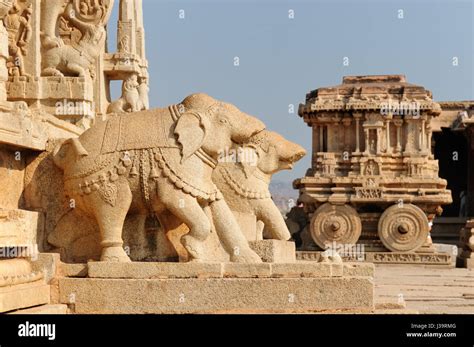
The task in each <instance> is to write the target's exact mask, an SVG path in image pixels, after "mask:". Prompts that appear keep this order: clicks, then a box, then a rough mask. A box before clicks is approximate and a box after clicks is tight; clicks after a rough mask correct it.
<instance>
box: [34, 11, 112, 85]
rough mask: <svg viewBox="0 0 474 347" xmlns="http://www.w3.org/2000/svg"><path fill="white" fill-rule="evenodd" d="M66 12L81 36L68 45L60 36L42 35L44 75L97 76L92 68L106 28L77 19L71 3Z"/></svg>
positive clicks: (104, 36)
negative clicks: (88, 74) (77, 40)
mask: <svg viewBox="0 0 474 347" xmlns="http://www.w3.org/2000/svg"><path fill="white" fill-rule="evenodd" d="M64 13H65V15H66V16H67V19H68V21H69V22H70V23H71V24H72V25H73V26H74V27H75V28H77V29H78V30H79V31H80V32H81V34H82V37H81V39H80V41H79V42H78V43H77V44H75V45H71V46H69V45H65V44H64V43H63V42H62V41H61V40H60V39H58V38H55V39H52V38H51V37H50V36H46V34H45V35H44V37H43V48H45V49H46V50H45V52H44V53H43V56H42V58H43V59H42V63H43V69H42V72H41V75H42V76H64V75H66V76H79V77H83V76H85V75H86V74H87V73H90V74H91V77H94V76H93V75H94V73H93V71H92V70H91V67H93V63H94V62H95V59H96V58H97V57H98V56H99V54H100V51H101V49H102V47H103V44H104V41H105V38H106V31H105V29H104V27H103V25H102V24H97V25H96V24H89V23H85V22H83V21H80V20H78V19H77V18H76V16H75V15H71V14H72V13H75V12H74V10H73V6H72V4H69V5H68V6H67V7H66V10H65V12H64Z"/></svg>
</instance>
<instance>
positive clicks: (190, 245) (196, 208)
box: [162, 189, 211, 261]
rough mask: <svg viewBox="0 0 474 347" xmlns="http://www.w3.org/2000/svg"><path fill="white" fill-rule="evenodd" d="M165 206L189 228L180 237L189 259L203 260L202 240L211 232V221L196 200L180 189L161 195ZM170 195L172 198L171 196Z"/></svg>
mask: <svg viewBox="0 0 474 347" xmlns="http://www.w3.org/2000/svg"><path fill="white" fill-rule="evenodd" d="M162 196H163V197H164V196H168V197H170V198H168V199H163V200H164V201H162V202H163V204H164V205H165V206H166V208H167V209H168V210H169V211H170V212H171V213H172V214H173V215H174V216H175V217H176V218H178V219H179V220H181V221H182V222H183V223H184V224H186V225H187V226H188V228H189V233H188V234H186V235H184V236H183V237H182V238H181V242H182V244H183V246H184V248H185V249H186V250H187V251H188V253H189V255H190V257H189V260H191V261H204V260H205V259H206V254H205V250H204V245H203V243H204V241H205V240H206V239H207V237H208V236H209V234H210V233H211V223H210V221H209V218H208V217H207V216H206V214H205V213H204V211H203V209H202V206H201V205H200V204H199V203H198V202H197V200H196V199H195V198H194V197H192V196H191V195H188V194H186V193H184V192H182V191H181V190H177V189H174V192H173V193H172V194H166V195H162ZM171 197H172V198H171Z"/></svg>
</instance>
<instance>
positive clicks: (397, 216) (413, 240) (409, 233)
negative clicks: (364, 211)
mask: <svg viewBox="0 0 474 347" xmlns="http://www.w3.org/2000/svg"><path fill="white" fill-rule="evenodd" d="M378 230H379V237H380V240H381V241H382V243H383V244H384V246H385V247H386V248H388V249H389V250H391V251H394V252H395V251H398V252H404V251H409V250H417V249H418V248H420V247H421V246H422V245H423V244H424V242H425V241H426V238H427V237H428V233H429V226H428V218H427V217H426V215H425V213H424V212H423V210H421V209H420V208H419V207H418V206H415V205H411V204H403V206H399V205H394V206H391V207H389V208H388V209H386V210H385V212H384V213H383V214H382V216H381V217H380V220H379V224H378Z"/></svg>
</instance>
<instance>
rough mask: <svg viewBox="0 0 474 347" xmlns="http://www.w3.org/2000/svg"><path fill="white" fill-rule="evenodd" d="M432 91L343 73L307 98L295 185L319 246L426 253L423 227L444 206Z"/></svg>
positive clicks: (400, 79) (392, 78) (399, 79)
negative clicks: (307, 146)
mask: <svg viewBox="0 0 474 347" xmlns="http://www.w3.org/2000/svg"><path fill="white" fill-rule="evenodd" d="M440 113H441V108H440V106H439V104H438V103H436V102H434V101H433V100H432V95H431V92H430V91H428V90H426V89H425V88H423V87H422V86H417V85H413V84H410V83H407V82H406V80H405V77H404V76H403V75H383V76H348V77H344V79H343V83H342V84H341V85H338V86H335V87H326V88H319V89H316V90H314V91H312V92H310V93H309V94H307V96H306V102H305V104H301V105H300V107H299V115H300V117H302V118H303V120H304V121H305V123H306V124H308V126H310V127H311V128H312V137H313V154H312V166H311V168H310V169H309V170H308V171H307V173H306V176H305V177H303V178H301V179H298V180H296V181H295V182H294V186H295V188H297V189H299V191H300V199H301V200H302V201H303V202H304V203H305V211H306V212H307V214H308V217H309V218H310V220H311V223H310V233H311V236H312V238H313V240H314V242H315V243H316V244H317V245H318V246H319V247H321V248H322V249H325V248H327V247H328V246H331V244H333V243H336V244H345V245H347V244H356V243H360V244H364V245H365V249H366V250H368V251H381V252H384V251H385V252H386V251H387V250H390V251H392V252H415V251H422V250H424V251H428V250H429V247H428V243H427V239H428V237H429V230H430V222H431V221H432V220H433V218H434V217H435V216H436V214H439V213H441V212H442V208H441V206H442V205H444V204H449V203H451V201H452V199H451V192H450V191H449V190H447V189H446V184H447V182H446V180H444V179H442V178H440V177H439V176H438V161H437V160H435V159H434V156H433V154H432V151H431V138H432V129H431V121H432V120H433V119H434V118H435V117H437V116H438V115H439V114H440Z"/></svg>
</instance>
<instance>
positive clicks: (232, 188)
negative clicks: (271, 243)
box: [212, 130, 306, 240]
mask: <svg viewBox="0 0 474 347" xmlns="http://www.w3.org/2000/svg"><path fill="white" fill-rule="evenodd" d="M239 150H240V151H239ZM236 152H237V155H236V156H234V155H231V156H227V157H224V158H221V159H220V160H219V163H218V165H217V168H216V170H215V171H214V173H213V176H212V179H213V181H214V183H215V184H216V186H217V187H218V188H219V190H220V191H221V192H222V194H223V196H224V198H225V200H226V202H227V203H228V205H229V207H230V209H231V210H232V211H236V212H240V213H247V214H252V215H255V216H256V218H257V221H261V222H262V223H263V225H264V227H265V229H266V231H267V232H268V234H269V237H270V238H273V239H278V240H288V239H289V238H290V233H289V231H288V228H287V226H286V223H285V220H284V219H283V217H282V215H281V213H280V211H279V210H278V207H277V206H276V205H275V203H274V202H273V200H272V199H271V194H270V191H269V189H268V185H269V183H270V180H271V177H272V175H273V174H275V173H277V172H278V171H281V170H285V169H291V168H292V167H293V164H294V163H295V162H297V161H298V160H299V159H301V158H302V157H303V156H304V155H305V153H306V152H305V150H304V149H303V148H302V147H300V146H299V145H297V144H295V143H292V142H290V141H288V140H286V139H284V138H283V137H282V136H280V135H278V134H276V133H274V132H271V131H266V130H264V131H262V132H260V133H258V134H257V135H255V136H253V137H252V138H251V139H250V141H249V142H247V143H246V144H244V145H243V146H242V147H239V148H238V149H236Z"/></svg>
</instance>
